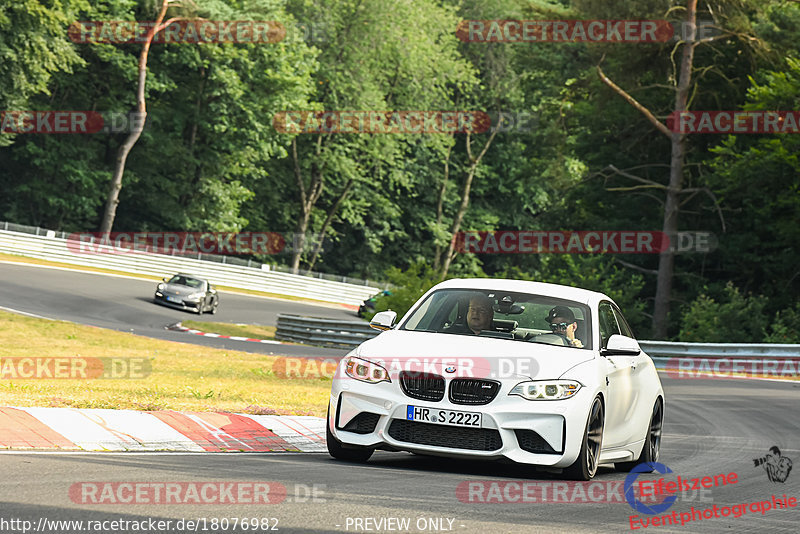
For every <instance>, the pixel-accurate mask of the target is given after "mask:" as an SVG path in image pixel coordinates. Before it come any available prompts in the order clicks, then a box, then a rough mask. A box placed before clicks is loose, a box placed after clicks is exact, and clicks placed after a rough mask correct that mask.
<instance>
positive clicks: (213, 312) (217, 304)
mask: <svg viewBox="0 0 800 534" xmlns="http://www.w3.org/2000/svg"><path fill="white" fill-rule="evenodd" d="M218 307H219V300H215V301H214V305H213V306H211V315H216V313H217V308H218Z"/></svg>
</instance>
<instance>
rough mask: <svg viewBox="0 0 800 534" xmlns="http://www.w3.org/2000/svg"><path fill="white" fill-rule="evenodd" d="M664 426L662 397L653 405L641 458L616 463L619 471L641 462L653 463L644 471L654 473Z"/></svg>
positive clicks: (631, 467)
mask: <svg viewBox="0 0 800 534" xmlns="http://www.w3.org/2000/svg"><path fill="white" fill-rule="evenodd" d="M663 426H664V404H663V402H662V401H661V399H660V398H659V399H656V403H655V405H654V406H653V415H652V417H651V418H650V426H649V427H648V429H647V438H645V440H644V445H643V446H642V452H641V454H640V455H639V458H637V459H636V460H634V461H632V462H619V463H615V464H614V467H615V468H616V469H617V471H630V470H631V469H633V468H634V467H636V466H637V465H639V464H641V463H646V464H651V466H650V467H651V468H650V469H648V470H647V471H642V473H652V472H653V468H652V467H653V466H652V464H653V463H654V462H657V461H658V457H659V454H660V450H661V429H662V428H663Z"/></svg>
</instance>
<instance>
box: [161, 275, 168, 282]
mask: <svg viewBox="0 0 800 534" xmlns="http://www.w3.org/2000/svg"><path fill="white" fill-rule="evenodd" d="M161 280H163V281H164V282H169V280H168V279H167V277H166V276H165V277H164V278H162V279H161Z"/></svg>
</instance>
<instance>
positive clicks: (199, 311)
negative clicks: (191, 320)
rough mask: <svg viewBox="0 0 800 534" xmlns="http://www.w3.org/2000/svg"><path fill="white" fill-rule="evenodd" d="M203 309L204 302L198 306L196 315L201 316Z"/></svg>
mask: <svg viewBox="0 0 800 534" xmlns="http://www.w3.org/2000/svg"><path fill="white" fill-rule="evenodd" d="M205 307H206V303H205V302H202V303H201V304H200V305H199V306H198V307H197V315H203V311H205V310H204V308H205Z"/></svg>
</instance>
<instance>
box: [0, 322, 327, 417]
mask: <svg viewBox="0 0 800 534" xmlns="http://www.w3.org/2000/svg"><path fill="white" fill-rule="evenodd" d="M187 335H188V334H187ZM75 357H84V358H131V359H141V361H145V360H146V361H148V362H149V367H150V369H151V371H150V373H149V375H147V376H146V377H144V378H138V379H133V378H116V379H112V378H97V379H71V378H67V379H53V378H28V379H25V378H13V376H14V368H15V367H14V362H15V360H7V358H41V359H44V358H75ZM276 359H277V357H276V356H268V355H263V354H250V353H245V352H236V351H229V350H224V349H213V348H206V347H200V346H196V345H188V344H184V343H174V342H170V341H161V340H156V339H150V338H146V337H141V336H136V335H133V334H127V333H124V332H116V331H113V330H105V329H102V328H96V327H92V326H84V325H79V324H75V323H69V322H65V321H51V320H46V319H37V318H33V317H25V316H22V315H16V314H12V313H7V312H2V311H0V377H2V378H0V405H3V406H62V407H63V406H68V407H73V408H116V409H133V410H164V409H172V410H193V411H229V412H239V413H258V414H270V413H273V414H275V413H277V414H300V415H317V416H324V415H325V407H326V406H327V401H328V395H329V392H330V387H331V381H330V378H308V379H286V378H281V377H278V376H275V374H274V373H273V370H272V366H273V363H274V362H275V360H276ZM40 361H41V360H40ZM127 361H131V360H127ZM16 362H17V363H18V362H19V360H16ZM16 368H17V369H19V366H17V367H16ZM9 377H12V378H9Z"/></svg>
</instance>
